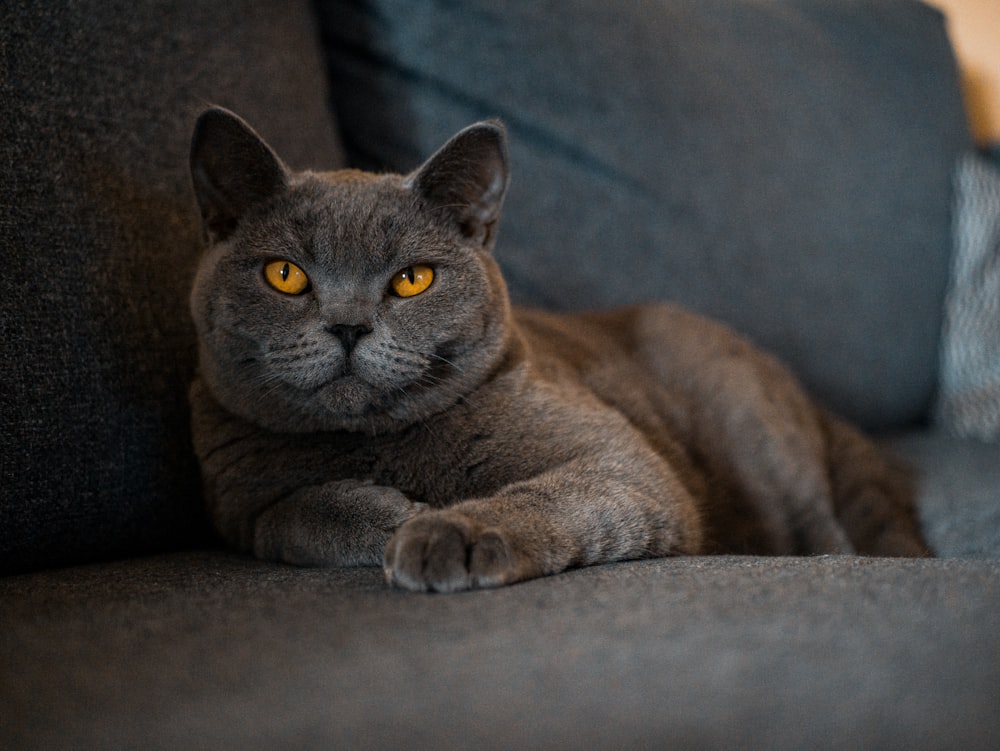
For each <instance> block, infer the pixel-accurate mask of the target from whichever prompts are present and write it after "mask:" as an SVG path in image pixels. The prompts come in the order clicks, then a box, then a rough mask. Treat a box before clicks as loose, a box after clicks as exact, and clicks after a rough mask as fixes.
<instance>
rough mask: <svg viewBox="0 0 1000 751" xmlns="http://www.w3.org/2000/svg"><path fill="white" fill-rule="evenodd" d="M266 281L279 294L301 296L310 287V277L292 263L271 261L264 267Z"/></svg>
mask: <svg viewBox="0 0 1000 751" xmlns="http://www.w3.org/2000/svg"><path fill="white" fill-rule="evenodd" d="M264 279H265V280H267V283H268V284H270V285H271V286H272V287H274V288H275V289H276V290H278V292H284V293H285V294H286V295H301V294H302V293H303V292H305V291H306V288H307V287H308V286H309V277H308V276H306V272H304V271H303V270H302V269H300V268H299V267H298V266H296V265H295V264H294V263H292V262H291V261H271V262H269V263H268V264H267V265H265V266H264Z"/></svg>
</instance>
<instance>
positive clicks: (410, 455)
mask: <svg viewBox="0 0 1000 751" xmlns="http://www.w3.org/2000/svg"><path fill="white" fill-rule="evenodd" d="M191 170H192V176H193V180H194V186H195V192H196V196H197V199H198V204H199V206H200V208H201V213H202V216H203V219H204V224H205V229H206V235H207V237H208V248H207V250H206V253H205V255H204V258H203V260H202V262H201V266H200V269H199V271H198V274H197V278H196V281H195V284H194V290H193V293H192V296H191V310H192V313H193V316H194V320H195V323H196V326H197V330H198V334H199V338H200V370H199V376H198V378H197V379H196V381H195V382H194V384H193V385H192V387H191V401H192V407H193V425H194V439H195V444H196V449H197V452H198V456H199V458H200V460H201V466H202V471H203V476H204V484H205V490H206V496H207V499H208V504H209V507H210V510H211V514H212V517H213V519H214V521H215V524H216V526H217V528H218V530H219V531H220V532H221V534H222V535H223V536H224V537H225V538H226V539H227V540H228V541H229V542H230V543H231V544H232V545H234V546H236V547H237V548H240V549H242V550H247V551H253V552H254V553H255V554H256V555H257V556H260V557H261V558H267V559H274V560H282V561H288V562H291V563H296V564H303V565H373V564H382V565H383V566H384V569H385V573H386V576H387V578H388V580H389V581H390V582H392V583H393V584H396V585H398V586H401V587H405V588H408V589H414V590H436V591H454V590H461V589H467V588H472V587H489V586H497V585H502V584H509V583H511V582H515V581H519V580H523V579H527V578H530V577H536V576H544V575H546V574H553V573H556V572H559V571H563V570H565V569H567V568H569V567H573V566H583V565H587V564H595V563H601V562H606V561H615V560H622V559H628V558H641V557H650V556H667V555H677V554H700V553H709V552H723V551H735V552H740V553H766V554H812V553H851V552H857V553H863V554H875V555H882V554H884V555H907V556H911V555H912V556H918V555H925V554H927V548H926V546H925V545H924V543H923V541H922V539H921V537H920V532H919V526H918V523H917V521H916V516H915V513H914V508H913V503H912V498H911V488H910V484H909V482H908V479H907V476H906V475H905V474H904V473H903V472H901V471H900V470H899V469H897V468H896V467H894V466H893V465H891V464H890V463H889V462H888V461H886V460H885V459H884V458H883V457H882V456H881V455H880V453H879V452H878V451H877V450H876V448H875V447H874V446H873V445H872V444H871V443H870V442H869V441H868V440H867V439H866V438H864V437H863V436H862V435H860V434H859V433H858V432H857V431H855V430H854V429H853V428H851V427H849V426H847V425H846V424H844V423H843V422H841V421H840V420H838V419H836V418H835V417H833V416H831V415H829V414H827V413H825V412H824V411H822V410H821V409H819V408H818V407H817V406H815V405H814V404H813V403H812V402H811V401H810V400H809V399H808V398H807V397H806V395H805V394H804V393H803V391H802V389H801V388H800V387H799V386H798V385H797V384H796V382H795V381H794V379H793V378H792V376H791V375H789V373H788V372H787V371H786V370H785V369H784V368H783V367H782V366H781V365H779V364H778V363H777V362H776V361H775V360H774V359H772V358H771V357H769V356H768V355H766V354H763V353H762V352H760V351H759V350H757V349H755V348H754V347H753V346H751V345H750V344H749V343H748V342H747V341H746V340H744V339H742V338H740V337H739V336H737V335H736V334H735V333H733V332H732V331H731V330H729V329H728V328H725V327H724V326H722V325H720V324H718V323H714V322H711V321H708V320H706V319H704V318H701V317H699V316H696V315H694V314H692V313H690V312H687V311H685V310H682V309H680V308H677V307H673V306H669V305H654V306H646V307H633V308H628V309H623V310H618V311H614V312H608V313H586V314H579V315H552V314H547V313H543V312H539V311H533V310H519V309H512V307H511V306H510V304H509V303H508V298H507V292H506V289H505V286H504V282H503V279H502V278H501V275H500V272H499V270H498V267H497V264H496V263H495V261H494V259H493V257H492V248H493V245H494V242H495V239H496V228H497V223H498V220H499V217H500V211H501V207H502V203H503V198H504V194H505V192H506V189H507V183H508V160H507V152H506V136H505V132H504V130H503V127H502V126H501V125H500V124H499V123H496V122H485V123H478V124H476V125H473V126H471V127H469V128H467V129H465V130H463V131H462V132H460V133H459V134H458V135H456V136H455V137H454V138H453V139H452V140H450V141H449V142H448V143H447V144H446V145H445V146H444V147H442V148H441V150H440V151H438V152H437V153H436V154H435V155H433V156H432V157H431V158H430V159H429V160H428V161H427V162H426V163H425V164H424V165H423V166H421V167H420V168H419V169H417V170H416V171H415V172H414V173H412V174H410V175H407V176H399V175H373V174H367V173H361V172H357V171H351V170H347V171H340V172H333V173H327V174H316V173H312V172H301V173H300V172H293V171H291V170H289V169H288V168H287V167H286V166H285V165H284V164H283V163H282V161H281V160H280V159H279V157H278V156H277V155H276V154H275V153H274V152H273V151H272V150H271V149H270V147H268V146H267V145H266V144H265V143H264V142H263V141H262V140H261V139H260V137H259V136H257V135H256V134H255V133H254V132H253V130H252V129H251V128H250V127H249V126H248V125H246V123H244V122H243V121H242V120H240V119H239V118H238V117H236V116H235V115H233V114H232V113H229V112H227V111H225V110H222V109H218V108H213V109H210V110H208V111H206V112H205V113H204V114H203V115H202V117H201V118H200V119H199V121H198V124H197V127H196V129H195V133H194V138H193V143H192V151H191ZM275 259H278V260H287V261H290V262H292V263H294V264H296V265H297V266H299V267H300V268H301V269H303V270H304V271H305V273H306V274H307V275H308V277H309V281H310V286H309V287H308V289H307V290H306V291H305V292H304V293H303V294H299V295H287V294H283V293H281V292H278V291H276V290H275V289H272V288H271V287H270V286H268V284H267V282H266V281H265V277H264V273H263V268H264V266H265V264H266V263H268V262H269V261H272V260H275ZM415 264H422V265H426V266H429V267H431V268H432V269H433V270H434V272H435V277H434V281H433V283H432V284H431V286H430V287H429V288H428V289H427V290H426V291H425V292H423V293H422V294H419V295H417V296H414V297H406V298H403V297H398V296H394V295H393V294H391V293H390V290H389V280H390V279H391V278H392V277H393V275H394V274H396V273H398V272H399V271H400V270H405V269H407V268H409V267H412V266H414V265H415Z"/></svg>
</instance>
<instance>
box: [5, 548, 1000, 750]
mask: <svg viewBox="0 0 1000 751" xmlns="http://www.w3.org/2000/svg"><path fill="white" fill-rule="evenodd" d="M0 602H2V603H3V607H2V608H0V633H2V634H3V638H2V639H0V706H3V707H4V721H3V722H2V723H0V746H3V747H4V748H12V749H14V748H16V749H25V750H27V749H45V750H46V751H58V750H60V749H73V750H74V751H86V750H87V749H111V748H143V749H150V750H151V751H152V750H155V749H178V748H239V749H246V750H247V751H253V750H254V749H262V750H264V749H266V750H267V751H272V749H283V748H295V749H317V750H318V749H333V748H345V749H346V748H416V749H432V748H433V749H469V748H475V749H484V750H485V749H511V748H525V749H527V748H539V749H567V750H568V749H580V748H599V749H600V748H635V749H662V748H682V749H747V748H759V749H772V750H773V751H783V750H785V749H788V750H792V749H794V750H796V751H798V750H799V749H806V748H808V749H817V750H822V749H845V748H850V749H879V750H881V749H907V751H922V750H924V749H926V750H928V751H929V750H931V749H935V750H936V749H963V751H987V750H989V751H992V750H993V749H996V748H997V742H998V740H1000V713H997V711H996V708H997V696H998V694H997V687H998V686H1000V561H998V560H996V559H992V560H955V559H947V560H941V559H938V560H887V559H861V558H854V557H849V556H841V557H817V558H778V559H762V558H733V557H710V558H678V559H661V560H655V561H645V562H635V563H624V564H617V565H611V566H601V567H596V568H590V569H581V570H578V571H573V572H570V573H567V574H563V575H560V576H555V577H551V578H548V579H541V580H535V581H531V582H526V583H524V584H519V585H515V586H512V587H507V588H504V589H499V590H487V591H479V592H471V593H466V594H462V595H454V596H434V595H423V594H412V593H404V592H400V591H395V590H391V589H389V588H388V587H386V586H385V584H384V582H383V579H382V573H381V571H379V570H377V569H353V570H336V571H322V570H308V569H296V568H293V567H289V566H280V565H275V564H268V563H263V562H260V561H254V560H252V559H249V558H242V557H238V556H235V555H231V554H221V553H219V554H213V553H197V554H193V553H192V554H174V555H171V556H164V557H155V558H148V559H139V560H133V561H130V562H126V563H110V564H100V565H96V566H87V567H79V568H76V569H71V570H66V571H60V572H52V573H49V572H43V573H37V574H31V575H25V576H19V577H8V578H6V579H0Z"/></svg>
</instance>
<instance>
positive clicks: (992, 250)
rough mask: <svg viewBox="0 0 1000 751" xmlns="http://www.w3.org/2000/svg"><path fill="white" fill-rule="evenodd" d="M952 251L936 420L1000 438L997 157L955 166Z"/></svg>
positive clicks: (971, 434)
mask: <svg viewBox="0 0 1000 751" xmlns="http://www.w3.org/2000/svg"><path fill="white" fill-rule="evenodd" d="M954 223H955V224H954V234H955V256H954V259H953V261H952V276H951V285H950V287H949V290H948V296H947V305H946V308H945V322H944V333H943V335H942V338H941V341H942V348H941V391H940V394H939V399H938V404H937V419H938V423H939V424H940V425H942V426H943V427H945V428H946V429H948V430H949V431H950V432H952V433H954V434H956V435H960V436H963V437H967V438H978V439H980V440H985V441H996V440H1000V160H998V161H991V160H990V159H989V158H988V157H986V156H985V155H980V154H976V153H970V154H967V155H965V156H964V157H963V158H962V159H961V160H960V161H959V162H958V164H957V165H956V167H955V209H954Z"/></svg>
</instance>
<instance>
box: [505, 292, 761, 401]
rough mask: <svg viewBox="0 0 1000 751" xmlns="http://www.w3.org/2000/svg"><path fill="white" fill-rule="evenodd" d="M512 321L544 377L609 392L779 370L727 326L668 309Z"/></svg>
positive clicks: (520, 313)
mask: <svg viewBox="0 0 1000 751" xmlns="http://www.w3.org/2000/svg"><path fill="white" fill-rule="evenodd" d="M514 319H515V321H516V324H517V327H518V330H519V331H520V333H521V335H522V337H523V339H524V341H525V343H526V345H527V352H528V358H529V360H530V361H531V364H532V366H533V367H534V368H535V370H536V371H537V372H538V373H539V374H540V375H541V376H542V377H546V378H566V377H570V376H573V375H575V376H576V377H578V378H581V379H582V380H583V381H584V382H586V383H589V384H591V385H593V386H598V385H603V384H604V383H605V381H607V383H606V385H607V388H608V389H610V390H612V391H613V390H617V389H618V388H620V387H624V388H627V389H629V390H635V389H636V388H637V387H638V386H639V385H641V384H643V383H646V382H651V379H652V381H654V382H655V384H652V385H659V386H676V387H680V386H683V385H685V384H686V383H687V382H688V381H689V380H694V379H697V378H704V377H705V375H706V374H707V373H708V372H711V371H713V370H720V369H721V370H728V369H731V368H732V366H733V365H734V364H745V365H748V366H749V367H751V368H752V369H754V370H769V369H772V368H780V366H778V365H777V363H776V362H774V360H773V358H771V357H770V356H769V355H767V354H765V353H763V352H761V351H760V350H758V349H756V348H755V347H754V346H753V345H752V344H751V343H750V342H749V341H748V340H746V339H745V338H743V337H741V336H740V335H739V334H737V333H736V332H735V331H733V330H732V329H730V328H729V327H728V326H726V325H724V324H722V323H720V322H717V321H714V320H711V319H708V318H705V317H704V316H701V315H698V314H697V313H694V312H691V311H689V310H687V309H685V308H683V307H681V306H678V305H673V304H669V303H656V304H648V305H634V306H629V307H622V308H616V309H613V310H607V311H596V312H583V313H550V312H546V311H541V310H536V309H532V308H516V309H515V312H514Z"/></svg>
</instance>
